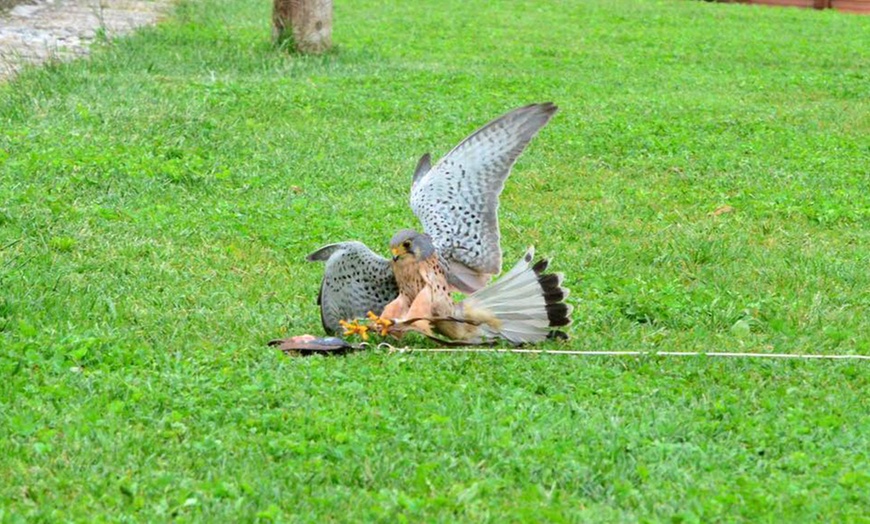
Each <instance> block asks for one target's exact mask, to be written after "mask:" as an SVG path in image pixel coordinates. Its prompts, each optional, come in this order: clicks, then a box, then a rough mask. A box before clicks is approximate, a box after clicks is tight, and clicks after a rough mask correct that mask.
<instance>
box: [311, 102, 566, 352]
mask: <svg viewBox="0 0 870 524" xmlns="http://www.w3.org/2000/svg"><path fill="white" fill-rule="evenodd" d="M556 110H557V107H556V106H555V105H553V104H552V103H543V104H532V105H528V106H525V107H521V108H519V109H516V110H514V111H511V112H510V113H507V114H506V115H504V116H502V117H500V118H497V119H495V120H493V121H492V122H490V123H488V124H486V125H485V126H483V127H482V128H480V129H478V130H477V131H475V132H474V133H472V134H471V135H470V136H468V137H467V138H466V139H465V140H463V141H462V142H460V144H459V145H457V146H456V147H455V148H453V150H451V151H450V152H449V153H448V154H447V155H445V156H444V158H442V159H441V160H440V161H439V162H438V163H436V164H435V165H434V166H433V165H432V164H431V157H430V155H429V154H428V153H427V154H425V155H423V156H422V157H421V158H420V161H419V162H418V164H417V168H416V169H415V171H414V177H413V181H412V186H411V209H412V210H413V211H414V214H415V215H417V217H418V218H419V220H420V222H421V224H422V226H423V231H424V233H417V232H414V231H410V230H404V231H400V232H399V233H397V234H396V236H394V237H393V242H391V249H392V250H393V260H392V261H391V260H388V259H386V258H383V257H381V256H379V255H377V254H376V253H374V252H373V251H372V250H371V249H369V248H368V247H366V246H365V245H364V244H362V243H360V242H342V243H338V244H331V245H328V246H325V247H323V248H321V249H319V250H317V251H315V252H314V253H312V254H310V255H309V256H308V260H310V261H323V262H325V263H326V267H325V272H324V277H323V281H322V283H321V287H320V294H319V296H318V304H319V305H320V307H321V320H322V322H323V327H324V329H325V330H326V331H327V332H328V333H337V332H338V331H339V330H340V329H341V321H343V320H348V319H356V318H361V317H362V316H364V315H366V314H367V313H368V312H370V311H373V312H383V314H381V315H380V317H381V318H382V319H383V321H384V323H385V324H386V323H391V322H394V321H395V320H399V321H403V320H407V319H409V318H410V317H409V316H408V315H409V314H414V315H416V314H420V315H422V316H421V318H423V317H425V318H429V319H442V320H440V321H438V322H431V323H429V322H427V321H420V322H417V323H412V324H413V325H412V326H411V327H412V328H415V329H418V330H420V331H423V332H425V333H427V334H429V333H431V331H432V328H433V327H434V328H435V329H438V330H439V332H441V333H443V334H445V335H447V336H448V337H450V338H453V339H458V340H463V341H466V340H469V341H470V340H473V339H474V340H476V338H474V337H477V338H481V339H488V338H492V337H494V336H495V335H494V334H493V333H495V331H493V330H494V329H495V328H494V327H493V326H494V325H495V324H496V323H498V322H501V323H502V324H503V325H505V324H507V323H511V322H513V323H516V322H518V321H519V319H518V318H515V317H517V316H518V315H520V314H525V313H529V312H531V313H533V315H534V319H535V322H534V325H535V328H534V329H533V328H532V327H530V326H522V327H523V329H524V331H522V330H520V331H516V332H515V333H514V332H510V331H507V332H506V333H505V332H502V333H501V336H502V338H507V339H508V340H511V341H515V342H518V343H519V342H528V341H534V340H538V339H539V338H540V335H541V333H543V335H544V336H546V334H548V333H549V331H550V329H544V328H545V327H546V328H549V327H556V326H560V325H566V324H567V315H569V314H570V307H569V306H567V305H566V304H564V303H563V302H562V301H563V300H564V297H565V296H566V294H567V292H566V291H565V290H563V289H562V288H561V286H560V282H561V280H560V278H559V277H558V276H556V275H543V270H544V269H545V268H546V261H541V262H540V263H538V264H535V265H534V266H531V265H530V263H531V258H532V252H531V251H530V252H529V253H527V254H526V256H525V257H523V259H522V260H521V261H520V262H519V263H518V264H517V266H516V267H515V268H514V269H513V270H511V271H510V272H508V273H507V274H506V275H505V276H504V277H502V278H501V279H500V280H499V281H498V282H496V283H494V284H493V285H491V286H488V287H485V286H486V285H487V283H489V281H490V279H491V277H492V276H493V275H495V274H498V273H500V272H501V263H502V253H501V246H500V233H499V225H498V205H499V195H500V194H501V191H502V189H503V188H504V182H505V180H506V179H507V177H508V175H509V174H510V172H511V168H512V167H513V165H514V163H515V162H516V159H517V157H519V155H520V154H521V153H522V151H523V150H524V149H525V147H526V145H527V144H528V143H529V141H530V140H531V139H532V138H533V137H534V136H535V134H536V133H537V132H538V131H539V130H540V129H541V128H542V127H543V126H544V125H545V124H546V123H547V122H548V121H549V120H550V118H551V117H552V116H553V114H554V113H555V112H556ZM407 255H411V258H409V257H408V256H407ZM526 259H528V260H526ZM412 266H413V267H412ZM424 269H425V271H424ZM430 273H431V274H430ZM427 275H428V276H431V277H432V278H428V277H427ZM520 277H521V278H520ZM427 278H428V280H427ZM424 290H426V293H427V295H426V297H428V303H429V305H430V308H429V309H428V310H426V311H424V306H423V302H422V298H421V302H419V304H417V307H416V309H414V308H412V306H413V305H414V304H415V302H414V301H415V299H417V298H418V294H419V293H420V292H421V291H424ZM451 291H461V292H463V293H470V294H471V296H469V298H468V299H466V301H464V302H463V303H461V304H460V305H459V306H457V308H458V309H454V308H453V301H452V299H451V298H450V292H451ZM514 291H516V292H517V293H523V294H528V295H527V296H526V295H523V296H520V295H516V297H514V295H513V294H512V293H513V292H514ZM432 293H434V295H431V294H432ZM475 293H477V294H475ZM505 293H507V296H506V295H505ZM430 295H431V296H430ZM436 295H437V298H436ZM533 295H534V296H533ZM512 298H516V299H517V300H514V301H511V299H512ZM523 298H529V300H528V301H523V300H522V299H523ZM533 298H534V300H532V299H533ZM538 299H540V300H538ZM481 303H482V304H483V305H485V306H487V308H488V309H486V311H487V312H488V313H490V314H493V315H496V316H497V313H499V312H501V313H502V315H501V316H497V318H495V319H491V318H482V317H481V318H477V317H475V315H478V316H479V315H480V314H481V313H480V312H479V311H478V308H477V307H475V304H476V305H477V306H480V305H481ZM554 304H561V306H557V305H554ZM502 306H504V307H506V308H510V307H519V308H520V309H519V310H505V311H502V310H501V309H499V308H501V307H502ZM539 306H540V307H539ZM385 308H386V310H385ZM527 310H534V311H527ZM470 311H471V313H469V312H470ZM542 311H543V316H544V317H545V318H546V319H547V322H546V323H545V324H546V325H545V324H543V323H542V322H543V321H542V319H541V318H540V317H541V315H542V313H541V312H542ZM548 311H549V312H550V313H548ZM505 315H507V316H505ZM460 317H461V318H460ZM550 317H552V318H550ZM447 319H452V320H450V322H452V323H451V324H448V323H446V322H448V320H447ZM551 322H552V323H553V325H552V326H550V323H551ZM407 325H408V324H405V326H407ZM457 326H464V327H457ZM471 328H474V329H471ZM487 329H489V330H490V331H492V333H490V331H487ZM472 331H474V332H475V333H472ZM511 333H513V334H511ZM453 335H458V336H453ZM472 335H473V337H472ZM514 335H515V336H514ZM525 335H527V336H525ZM532 335H534V336H532ZM530 337H531V338H530Z"/></svg>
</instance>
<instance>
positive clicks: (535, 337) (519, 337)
mask: <svg viewBox="0 0 870 524" xmlns="http://www.w3.org/2000/svg"><path fill="white" fill-rule="evenodd" d="M534 256H535V250H534V248H529V250H528V251H526V254H525V256H523V258H522V259H520V261H519V262H517V264H516V265H515V266H514V267H513V268H512V269H511V270H510V271H508V272H507V273H505V275H504V276H503V277H502V278H500V279H499V280H497V281H495V282H493V283H492V284H490V285H488V286H486V287H485V288H483V289H481V290H480V291H478V292H476V293H474V294H472V295H471V296H469V297H468V298H467V299H465V300H464V301H463V302H462V304H461V306H462V308H461V309H462V310H464V311H465V312H469V313H470V311H471V310H473V311H476V312H478V313H479V312H482V311H485V312H487V313H488V314H489V315H491V317H493V318H494V319H495V322H492V323H490V324H488V325H482V326H481V328H482V329H483V330H484V333H485V335H486V336H487V337H489V338H504V339H506V340H508V341H510V342H512V343H514V344H525V343H533V342H540V341H543V340H545V339H547V338H548V337H549V336H551V333H552V332H553V331H554V329H556V328H561V327H564V326H567V325H569V324H571V311H572V309H573V308H572V307H571V305H570V304H567V303H565V299H566V298H567V297H568V294H569V291H568V290H567V289H565V288H564V287H562V278H563V277H562V275H561V274H559V273H544V271H546V270H547V266H548V261H547V260H546V259H541V260H539V261H538V262H536V263H534V264H532V260H533V259H534Z"/></svg>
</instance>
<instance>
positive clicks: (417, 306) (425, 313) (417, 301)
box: [404, 286, 433, 336]
mask: <svg viewBox="0 0 870 524" xmlns="http://www.w3.org/2000/svg"><path fill="white" fill-rule="evenodd" d="M404 318H410V319H414V318H419V319H421V320H415V321H414V322H413V326H414V329H416V330H418V331H420V332H421V333H425V334H427V335H430V336H431V335H433V333H432V327H431V326H430V323H429V321H428V320H423V319H428V318H432V288H430V287H429V286H426V287H424V288H423V289H422V290H420V292H419V293H417V296H416V298H414V302H412V303H411V307H410V308H409V309H408V313H407V314H406V315H405V317H404Z"/></svg>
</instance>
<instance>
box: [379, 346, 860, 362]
mask: <svg viewBox="0 0 870 524" xmlns="http://www.w3.org/2000/svg"><path fill="white" fill-rule="evenodd" d="M378 348H386V349H388V350H389V351H393V352H397V353H526V354H533V355H579V356H586V357H591V356H612V357H613V356H615V357H702V356H703V357H732V358H778V359H804V360H813V359H816V360H870V355H815V354H801V353H797V354H791V353H727V352H718V351H715V352H709V353H701V352H697V351H577V350H571V349H566V350H555V351H554V350H549V349H522V348H517V349H475V348H416V349H415V348H407V347H406V348H398V347H395V346H392V345H390V344H387V343H386V342H382V343H380V344H378Z"/></svg>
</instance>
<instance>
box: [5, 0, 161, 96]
mask: <svg viewBox="0 0 870 524" xmlns="http://www.w3.org/2000/svg"><path fill="white" fill-rule="evenodd" d="M170 6H171V0H36V1H35V2H33V3H25V4H19V5H16V6H15V7H13V8H12V9H10V10H9V11H7V12H5V13H0V82H2V81H4V80H8V79H9V78H11V77H12V76H13V75H14V74H15V73H16V71H18V70H19V68H21V66H22V65H24V64H32V63H42V62H44V61H46V60H48V59H50V58H57V59H61V60H68V59H72V58H75V57H79V56H84V55H87V54H88V46H89V44H90V43H91V42H92V41H93V40H94V38H96V36H97V34H99V33H100V32H105V34H106V36H108V37H113V36H117V35H120V34H124V33H127V32H130V31H132V30H133V29H135V28H137V27H139V26H142V25H146V24H154V23H156V22H157V21H158V20H159V18H160V16H161V15H162V14H163V13H166V12H167V11H168V10H169V8H170Z"/></svg>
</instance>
